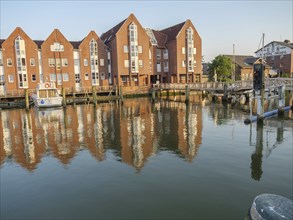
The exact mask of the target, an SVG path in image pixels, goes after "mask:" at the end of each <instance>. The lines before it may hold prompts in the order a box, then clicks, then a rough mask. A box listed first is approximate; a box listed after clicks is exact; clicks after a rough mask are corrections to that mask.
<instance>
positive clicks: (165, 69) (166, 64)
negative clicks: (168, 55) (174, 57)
mask: <svg viewBox="0 0 293 220" xmlns="http://www.w3.org/2000/svg"><path fill="white" fill-rule="evenodd" d="M168 65H169V63H168V61H165V62H164V72H168V69H169V68H168Z"/></svg>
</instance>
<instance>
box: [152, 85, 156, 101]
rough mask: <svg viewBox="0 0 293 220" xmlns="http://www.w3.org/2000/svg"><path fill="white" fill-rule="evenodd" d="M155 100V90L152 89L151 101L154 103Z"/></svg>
mask: <svg viewBox="0 0 293 220" xmlns="http://www.w3.org/2000/svg"><path fill="white" fill-rule="evenodd" d="M155 100H156V91H155V89H154V88H153V89H152V101H153V102H154V101H155Z"/></svg>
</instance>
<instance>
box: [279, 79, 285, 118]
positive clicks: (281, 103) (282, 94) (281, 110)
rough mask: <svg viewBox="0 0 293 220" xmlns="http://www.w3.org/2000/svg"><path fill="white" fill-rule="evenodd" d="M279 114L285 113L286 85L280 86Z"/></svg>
mask: <svg viewBox="0 0 293 220" xmlns="http://www.w3.org/2000/svg"><path fill="white" fill-rule="evenodd" d="M278 101H279V102H278V115H280V116H282V115H284V107H285V85H281V86H278Z"/></svg>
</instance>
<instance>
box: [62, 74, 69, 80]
mask: <svg viewBox="0 0 293 220" xmlns="http://www.w3.org/2000/svg"><path fill="white" fill-rule="evenodd" d="M62 80H63V81H64V82H68V81H69V74H68V73H62Z"/></svg>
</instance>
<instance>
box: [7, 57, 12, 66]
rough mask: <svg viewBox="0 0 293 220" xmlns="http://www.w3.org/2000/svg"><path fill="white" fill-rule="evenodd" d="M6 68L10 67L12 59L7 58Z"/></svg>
mask: <svg viewBox="0 0 293 220" xmlns="http://www.w3.org/2000/svg"><path fill="white" fill-rule="evenodd" d="M7 66H8V67H12V66H13V63H12V59H11V58H7Z"/></svg>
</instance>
